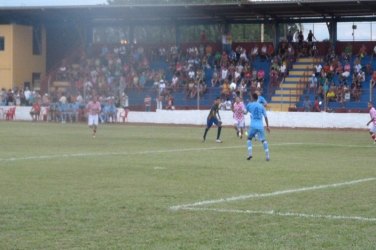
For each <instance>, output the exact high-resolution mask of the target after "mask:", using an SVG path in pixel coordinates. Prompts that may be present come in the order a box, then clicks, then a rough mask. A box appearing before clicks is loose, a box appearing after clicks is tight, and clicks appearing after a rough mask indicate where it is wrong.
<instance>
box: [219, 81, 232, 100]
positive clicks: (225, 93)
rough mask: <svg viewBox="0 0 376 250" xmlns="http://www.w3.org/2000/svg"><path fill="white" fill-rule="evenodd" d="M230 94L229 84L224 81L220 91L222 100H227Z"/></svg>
mask: <svg viewBox="0 0 376 250" xmlns="http://www.w3.org/2000/svg"><path fill="white" fill-rule="evenodd" d="M230 93H231V90H230V84H229V82H228V81H227V80H226V81H224V83H223V84H222V91H221V94H222V97H223V98H224V99H227V98H228V97H230Z"/></svg>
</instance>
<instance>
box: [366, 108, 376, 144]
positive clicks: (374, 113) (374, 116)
mask: <svg viewBox="0 0 376 250" xmlns="http://www.w3.org/2000/svg"><path fill="white" fill-rule="evenodd" d="M368 108H369V115H370V116H371V120H370V121H369V122H368V123H367V126H369V125H370V124H371V123H372V125H371V126H370V127H369V134H370V135H371V139H372V140H373V143H374V144H376V109H375V107H374V106H373V105H372V102H368Z"/></svg>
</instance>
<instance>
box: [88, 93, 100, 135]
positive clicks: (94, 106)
mask: <svg viewBox="0 0 376 250" xmlns="http://www.w3.org/2000/svg"><path fill="white" fill-rule="evenodd" d="M86 110H87V112H88V125H89V127H90V128H91V129H92V130H93V138H95V135H96V133H97V127H98V120H99V113H100V112H101V103H100V102H99V101H98V97H97V96H96V95H93V97H92V99H91V101H90V102H89V103H88V104H87V105H86Z"/></svg>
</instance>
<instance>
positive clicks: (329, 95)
mask: <svg viewBox="0 0 376 250" xmlns="http://www.w3.org/2000/svg"><path fill="white" fill-rule="evenodd" d="M336 98H337V97H336V91H335V87H334V86H333V85H332V86H331V87H330V88H329V90H328V92H327V93H326V100H327V102H335V101H336Z"/></svg>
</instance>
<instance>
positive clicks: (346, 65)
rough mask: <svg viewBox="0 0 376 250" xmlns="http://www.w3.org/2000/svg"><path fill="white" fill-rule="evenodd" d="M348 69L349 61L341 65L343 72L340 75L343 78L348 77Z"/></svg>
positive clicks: (349, 67) (349, 68)
mask: <svg viewBox="0 0 376 250" xmlns="http://www.w3.org/2000/svg"><path fill="white" fill-rule="evenodd" d="M350 71H351V66H350V63H346V64H345V66H344V67H343V73H342V75H341V76H342V77H343V78H348V77H349V76H350Z"/></svg>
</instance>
